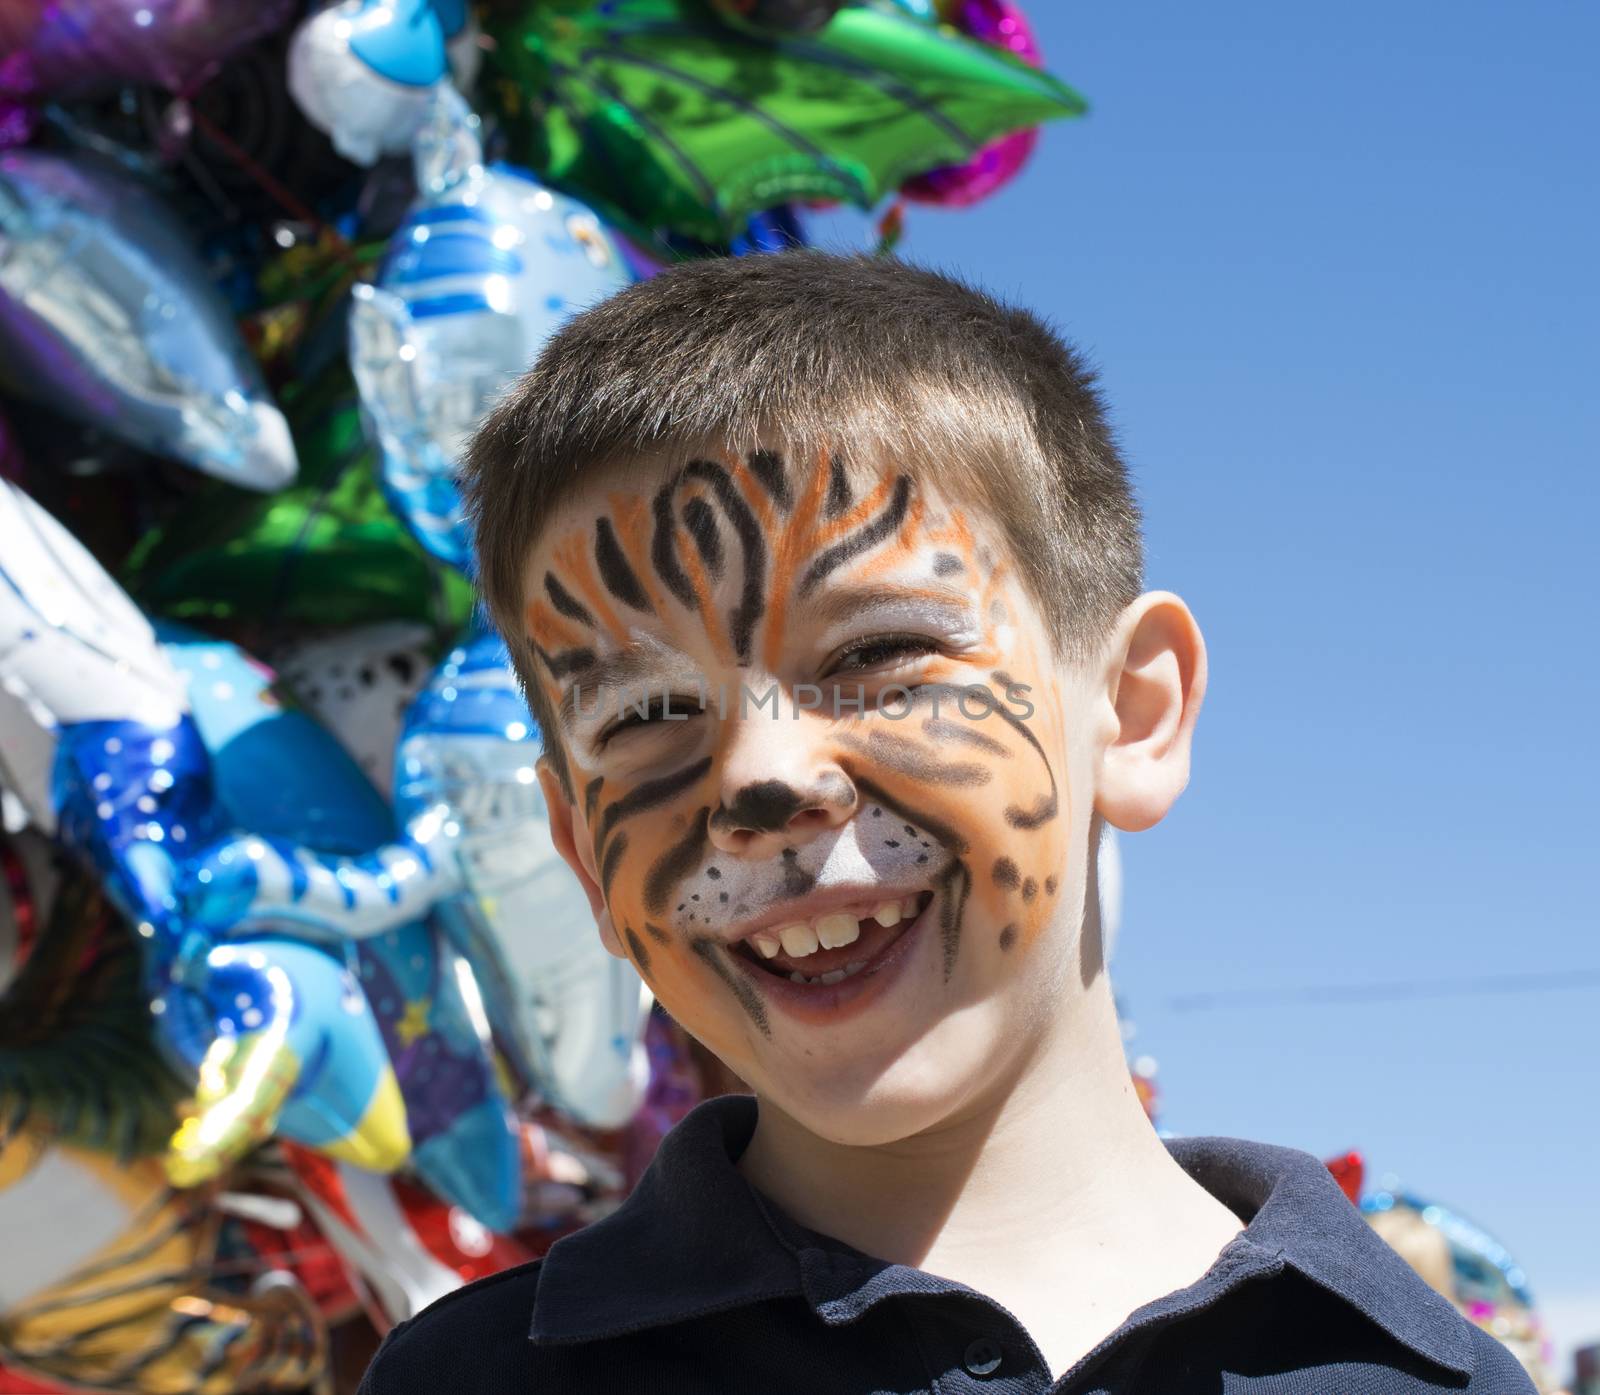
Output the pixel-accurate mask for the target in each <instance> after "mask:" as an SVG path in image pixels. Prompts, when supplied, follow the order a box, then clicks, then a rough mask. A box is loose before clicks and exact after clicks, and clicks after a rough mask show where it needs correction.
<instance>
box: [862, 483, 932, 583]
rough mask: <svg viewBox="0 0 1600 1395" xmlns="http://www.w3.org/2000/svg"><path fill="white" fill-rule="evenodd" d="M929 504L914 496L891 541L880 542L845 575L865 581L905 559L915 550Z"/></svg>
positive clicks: (920, 497)
mask: <svg viewBox="0 0 1600 1395" xmlns="http://www.w3.org/2000/svg"><path fill="white" fill-rule="evenodd" d="M926 510H927V505H926V503H925V502H924V501H923V498H922V496H921V495H920V494H916V495H913V496H912V499H911V507H910V508H908V509H907V510H906V516H905V518H904V519H903V520H902V522H901V524H900V531H899V532H898V533H897V534H896V535H895V537H894V539H893V540H892V541H890V542H886V543H882V544H880V545H879V546H878V547H877V548H876V549H874V551H873V552H872V553H871V554H870V555H868V556H866V557H863V558H862V559H861V561H859V562H857V563H855V564H854V566H853V567H850V568H849V569H848V570H847V571H846V573H845V575H847V576H853V577H855V578H857V579H859V580H862V581H865V580H866V579H868V578H869V577H874V576H878V575H879V574H880V573H882V572H885V571H887V570H888V569H889V568H890V567H892V566H893V565H894V564H895V563H897V562H901V561H904V560H905V556H906V554H907V553H909V552H912V551H914V550H915V546H916V541H917V539H916V532H917V529H918V527H919V526H920V525H921V522H922V516H923V514H924V513H925V512H926Z"/></svg>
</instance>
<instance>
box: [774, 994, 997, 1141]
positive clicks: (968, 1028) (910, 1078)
mask: <svg viewBox="0 0 1600 1395" xmlns="http://www.w3.org/2000/svg"><path fill="white" fill-rule="evenodd" d="M990 1008H992V1009H994V1011H993V1020H988V1019H989V1018H990V1015H991V1014H990V1010H989V1009H990ZM975 1019H984V1020H983V1021H981V1022H980V1021H978V1020H975ZM1015 1045H1016V1043H1015V1041H1014V1039H1013V1034H1011V1033H1008V1032H1007V1031H1006V1029H1005V1023H1004V1014H1003V1013H1001V1012H1000V1011H999V1010H998V1005H994V1004H991V1005H989V1008H976V1009H973V1008H969V1009H967V1010H966V1011H964V1012H963V1013H961V1014H959V1015H958V1016H957V1017H956V1018H954V1019H946V1020H945V1021H943V1022H941V1023H939V1024H937V1025H936V1026H935V1027H934V1028H932V1029H930V1030H929V1031H928V1032H926V1033H924V1034H923V1035H922V1036H920V1037H919V1038H918V1039H916V1040H915V1041H913V1042H910V1043H909V1044H907V1045H906V1046H905V1047H903V1048H902V1049H901V1050H900V1051H899V1052H898V1053H897V1054H896V1055H895V1056H894V1057H893V1058H892V1059H890V1060H883V1059H881V1058H880V1059H879V1060H877V1061H874V1062H860V1063H854V1062H849V1061H845V1062H835V1063H833V1064H832V1065H831V1066H830V1067H827V1068H819V1067H817V1066H813V1065H810V1064H809V1063H808V1064H806V1065H804V1066H799V1067H797V1066H794V1065H793V1064H792V1063H785V1065H784V1067H782V1068H780V1070H779V1071H778V1072H773V1073H767V1074H769V1078H768V1079H767V1080H766V1081H764V1082H762V1083H761V1084H757V1085H756V1087H755V1088H756V1092H757V1094H758V1095H760V1096H761V1097H763V1098H765V1099H768V1100H770V1101H771V1102H772V1103H773V1104H775V1105H776V1106H777V1107H778V1108H779V1109H781V1110H783V1112H784V1113H785V1114H787V1115H789V1117H790V1118H792V1119H794V1120H795V1122H796V1123H798V1124H800V1125H801V1126H802V1127H804V1128H805V1129H806V1130H807V1131H808V1132H810V1133H813V1134H815V1135H816V1136H817V1137H818V1138H822V1139H826V1140H827V1141H828V1142H830V1143H835V1144H839V1145H841V1146H844V1147H852V1148H870V1147H878V1146H882V1145H884V1144H889V1143H894V1142H898V1141H899V1140H901V1139H904V1138H910V1137H912V1136H913V1135H915V1134H920V1133H925V1132H928V1131H930V1130H934V1129H937V1128H939V1127H940V1126H941V1125H943V1124H945V1123H947V1122H949V1121H950V1120H951V1119H952V1118H954V1117H956V1116H958V1115H960V1114H962V1113H964V1112H965V1111H966V1110H967V1109H968V1108H969V1107H970V1106H971V1105H972V1104H973V1102H974V1101H975V1100H977V1099H979V1098H981V1097H982V1096H983V1095H984V1094H985V1093H987V1091H988V1090H989V1089H991V1088H993V1087H994V1086H995V1084H996V1083H997V1082H998V1081H1000V1080H1001V1079H1003V1078H1004V1077H1005V1076H1006V1075H1007V1074H1008V1073H1009V1067H1010V1065H1011V1059H1010V1058H1011V1056H1012V1054H1013V1052H1014V1050H1015Z"/></svg>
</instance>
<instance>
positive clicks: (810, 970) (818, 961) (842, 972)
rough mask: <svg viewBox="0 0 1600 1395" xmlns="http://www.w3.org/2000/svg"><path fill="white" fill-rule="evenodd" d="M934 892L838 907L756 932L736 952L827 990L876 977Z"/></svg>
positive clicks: (773, 972) (783, 976)
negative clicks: (848, 982) (865, 977)
mask: <svg viewBox="0 0 1600 1395" xmlns="http://www.w3.org/2000/svg"><path fill="white" fill-rule="evenodd" d="M932 900H933V893H932V892H931V891H917V892H911V893H909V894H908V895H905V896H899V897H892V898H889V899H883V898H878V899H875V900H870V901H862V902H860V903H854V904H850V905H846V906H839V907H835V908H834V909H832V910H829V911H826V912H824V913H823V914H821V915H817V916H814V917H812V918H811V919H809V920H795V921H792V922H789V923H786V924H777V925H771V926H767V927H765V928H763V929H760V930H755V931H752V932H751V933H750V934H748V935H746V936H745V937H744V938H743V939H741V940H739V941H738V942H737V943H736V944H734V945H733V946H732V950H733V953H734V954H735V955H736V956H737V957H738V958H740V959H742V960H744V961H746V962H747V963H749V964H751V965H754V966H755V967H756V968H757V969H759V970H761V971H762V972H763V973H765V974H767V975H770V976H772V977H774V978H777V979H779V980H784V981H787V982H789V983H793V984H798V985H801V986H803V987H818V988H826V987H831V986H833V985H834V984H838V983H843V982H845V981H846V980H848V979H852V978H855V977H857V976H858V975H861V976H868V977H870V976H871V975H872V974H873V973H874V972H875V971H876V970H877V969H878V968H879V967H880V966H881V965H882V963H883V962H884V960H885V959H886V958H887V957H888V955H889V952H890V950H891V949H892V948H893V947H894V946H895V945H896V944H897V943H899V941H900V940H902V939H903V938H904V937H905V936H906V935H907V934H908V933H909V932H910V930H911V929H912V928H913V927H914V926H915V925H916V924H917V923H918V921H919V920H920V919H921V917H922V914H923V912H924V911H926V910H927V908H928V905H929V903H930V902H931V901H932Z"/></svg>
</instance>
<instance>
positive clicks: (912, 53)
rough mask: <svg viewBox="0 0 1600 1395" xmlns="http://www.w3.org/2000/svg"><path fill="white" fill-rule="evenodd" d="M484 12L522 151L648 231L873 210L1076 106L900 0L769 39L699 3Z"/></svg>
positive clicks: (592, 3)
mask: <svg viewBox="0 0 1600 1395" xmlns="http://www.w3.org/2000/svg"><path fill="white" fill-rule="evenodd" d="M500 14H501V16H502V17H500V18H499V19H498V21H497V19H496V15H495V12H494V11H491V12H490V14H489V16H488V19H487V22H488V24H489V27H490V29H491V32H492V33H493V36H494V38H495V41H496V42H495V47H494V49H493V50H492V51H491V55H490V61H491V62H492V63H493V64H494V65H495V68H496V70H497V73H498V76H499V77H500V78H501V81H500V82H498V83H495V82H492V81H491V82H488V83H486V84H484V88H483V90H484V94H485V97H486V99H487V100H488V101H489V102H491V103H493V102H495V101H498V102H499V103H500V105H501V107H502V115H503V117H504V118H505V121H506V124H507V126H508V127H509V129H510V131H511V134H512V150H511V157H512V158H513V159H514V160H515V161H516V162H517V163H519V164H524V165H528V166H530V167H531V168H533V169H535V170H537V171H538V172H539V173H540V174H541V175H542V176H544V177H545V178H546V179H547V180H549V181H550V182H551V183H554V184H558V185H562V186H564V187H566V188H569V189H571V190H573V191H574V192H576V193H578V194H579V195H580V196H582V197H583V198H584V199H586V200H587V201H589V202H591V203H598V204H599V205H600V206H601V207H602V209H603V211H605V212H607V213H608V214H609V215H611V216H612V217H613V218H615V219H617V220H619V221H622V222H623V223H624V224H625V225H631V228H632V229H633V230H634V231H636V232H638V231H646V232H648V231H653V230H664V231H668V232H672V233H676V234H679V235H682V236H686V237H692V238H697V239H700V240H701V241H704V242H711V243H724V242H727V241H728V240H729V239H731V238H732V237H734V236H736V235H737V234H738V233H739V231H740V230H741V228H742V227H743V225H744V222H745V220H746V219H747V218H748V217H749V216H750V215H751V214H752V213H756V212H759V211H760V210H762V209H765V208H771V207H773V206H774V205H775V204H780V203H784V202H787V201H789V200H791V199H837V200H843V201H845V202H849V203H855V204H859V205H861V206H863V207H867V206H870V205H872V204H874V203H876V202H877V201H878V200H879V199H880V198H881V197H883V196H884V195H885V194H887V193H889V192H890V191H892V190H893V189H895V188H896V187H897V186H898V185H899V184H900V182H901V181H902V180H904V179H907V178H909V177H910V176H912V175H914V174H920V173H922V172H923V171H925V170H928V169H931V168H933V167H935V166H938V165H948V164H956V163H959V162H960V161H963V160H965V159H967V158H968V157H969V156H970V155H972V154H973V152H974V151H976V150H977V149H979V148H980V147H981V146H983V145H984V144H986V143H987V142H988V141H990V140H993V139H994V138H995V137H997V136H1002V135H1005V134H1007V133H1008V132H1011V131H1015V130H1020V129H1022V128H1023V127H1026V126H1031V125H1034V124H1035V123H1037V122H1039V121H1044V120H1048V119H1050V118H1052V117H1060V116H1076V115H1080V114H1081V113H1082V112H1083V111H1084V110H1086V105H1085V103H1084V101H1083V99H1082V98H1081V97H1080V96H1078V94H1077V93H1075V92H1074V91H1073V90H1072V89H1071V88H1069V87H1067V86H1066V85H1065V84H1064V83H1062V82H1060V81H1058V80H1057V79H1056V78H1053V77H1051V76H1050V75H1049V74H1047V73H1042V72H1039V71H1038V70H1036V69H1033V68H1030V67H1028V66H1027V65H1026V64H1024V63H1022V62H1021V61H1020V60H1018V59H1016V58H1013V57H1012V56H1011V55H1009V54H1007V53H1003V52H1001V51H1000V50H998V49H995V48H992V47H989V46H987V45H984V44H980V43H978V42H976V41H974V40H972V39H968V38H965V37H963V36H962V35H960V34H958V33H957V32H956V31H955V30H954V29H952V28H950V27H949V26H947V25H936V24H929V23H927V22H926V21H924V20H920V19H918V18H915V17H914V16H912V15H911V14H909V13H907V11H906V10H904V9H902V8H900V7H899V6H898V5H896V4H894V3H892V0H876V2H875V3H869V4H864V5H859V6H847V7H846V8H844V9H842V10H840V11H839V13H838V14H837V15H835V16H834V17H833V19H832V20H830V21H829V23H828V24H827V26H826V28H824V29H823V30H822V31H821V32H820V33H816V34H809V35H807V34H776V35H761V34H757V33H749V32H744V31H741V30H737V29H733V28H730V27H729V26H727V25H725V24H721V23H719V22H718V21H717V20H716V19H715V17H714V16H712V15H710V14H709V13H708V12H707V11H706V9H705V8H704V6H703V5H702V4H698V3H696V0H540V3H537V4H530V3H526V0H524V3H522V4H520V5H519V6H515V7H513V8H512V11H511V13H510V14H509V15H508V14H507V13H506V12H505V11H501V12H500Z"/></svg>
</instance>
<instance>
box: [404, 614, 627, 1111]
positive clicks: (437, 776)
mask: <svg viewBox="0 0 1600 1395" xmlns="http://www.w3.org/2000/svg"><path fill="white" fill-rule="evenodd" d="M541 746H542V743H541V740H540V736H539V730H538V728H537V727H536V726H535V725H534V722H533V718H532V717H531V716H530V715H529V713H528V708H527V705H526V703H524V702H523V699H522V695H521V693H520V692H519V691H518V689H517V681H516V677H515V675H514V674H513V672H512V670H511V665H510V661H509V660H508V659H507V657H506V653H505V647H504V646H503V645H502V644H501V642H500V640H499V639H498V637H495V636H488V635H480V636H476V637H474V638H471V639H469V640H468V641H466V642H465V643H464V644H463V645H462V646H461V647H460V648H458V649H456V650H454V651H453V652H452V653H450V654H449V655H447V656H446V658H445V659H444V661H443V663H441V664H440V666H439V669H438V671H437V672H436V673H435V674H434V678H433V681H432V682H431V683H430V684H429V685H428V687H427V688H425V689H424V690H423V691H422V692H421V693H420V694H419V695H418V697H417V700H416V702H415V703H414V704H413V705H412V708H411V712H410V714H409V716H408V717H407V719H406V727H405V734H404V736H403V737H402V739H401V742H400V746H399V749H398V751H397V752H396V761H395V805H396V810H397V812H398V813H399V814H400V816H401V818H402V819H404V820H406V821H407V824H408V830H409V831H410V833H411V835H412V837H413V838H416V839H418V840H419V841H422V840H421V839H420V836H419V831H418V830H419V825H420V824H422V823H424V822H430V823H433V824H434V825H436V826H438V827H440V828H441V829H449V830H451V832H450V834H449V836H448V837H441V838H439V839H438V840H436V843H437V845H436V847H435V848H434V851H433V856H434V858H435V859H440V858H443V857H447V856H454V857H455V858H456V859H457V860H458V862H459V866H460V870H461V874H462V877H463V880H464V882H465V885H466V889H467V894H466V896H465V897H464V898H461V899H460V901H459V902H458V904H457V905H456V906H455V907H454V908H453V910H454V912H455V914H454V915H453V916H451V917H450V922H451V923H452V926H453V930H454V933H455V934H456V935H457V943H458V948H460V949H462V951H463V952H464V953H465V954H466V955H467V957H468V959H469V960H470V962H471V963H472V967H473V969H474V972H475V973H476V974H477V977H478V979H479V981H480V982H481V983H483V984H484V986H485V989H486V992H485V1000H486V1006H487V1007H488V1009H489V1011H490V1013H491V1016H492V1018H496V1019H498V1020H496V1028H497V1032H498V1033H499V1034H500V1035H501V1036H502V1037H505V1036H507V1035H509V1036H510V1037H511V1038H512V1041H513V1042H514V1043H515V1045H516V1047H517V1048H518V1051H519V1054H521V1055H522V1056H523V1057H524V1068H525V1069H531V1073H532V1076H533V1081H534V1084H535V1085H536V1086H537V1088H538V1089H539V1091H540V1093H541V1094H542V1095H543V1096H544V1097H545V1099H546V1100H547V1101H548V1102H549V1103H550V1104H552V1105H554V1106H555V1107H556V1108H557V1109H559V1110H561V1111H562V1112H564V1113H566V1114H567V1115H568V1116H570V1117H571V1118H573V1119H574V1120H576V1121H578V1122H580V1123H583V1124H588V1125H592V1126H595V1127H599V1128H614V1127H617V1126H618V1125H621V1124H624V1123H626V1122H627V1121H628V1120H629V1119H630V1118H631V1117H632V1116H633V1114H634V1112H635V1111H636V1110H637V1109H638V1107H639V1104H640V1102H641V1101H642V1099H643V1098H644V1092H645V1089H646V1087H647V1086H648V1084H649V1061H648V1058H647V1055H646V1053H645V1049H644V1043H643V1037H644V1029H645V1025H646V1022H647V1020H648V1018H649V1013H650V1004H651V1001H652V998H651V994H650V990H649V989H648V988H646V987H645V985H644V983H643V981H642V980H641V979H640V977H639V975H638V973H637V972H636V971H635V970H634V967H633V965H632V964H630V963H629V962H628V961H626V960H623V959H617V958H615V957H613V956H612V955H610V954H608V953H607V952H606V950H605V948H604V947H603V946H602V945H601V943H600V936H599V933H598V932H597V931H596V929H595V923H594V913H593V912H592V911H591V910H590V909H589V902H588V898H587V897H586V896H585V895H584V893H583V890H582V888H581V887H580V886H579V885H578V881H577V878H575V877H574V876H573V875H572V873H571V872H570V871H569V870H568V868H567V866H566V865H565V864H564V863H563V862H562V860H561V858H560V856H559V855H558V854H557V852H556V850H555V848H554V846H553V845H552V843H551V841H550V819H549V813H548V811H547V810H546V808H545V802H544V796H543V794H542V793H541V791H540V789H539V784H538V781H537V780H536V779H535V778H534V762H535V761H537V760H538V758H539V752H540V750H541ZM441 814H442V815H443V819H442V821H441ZM440 909H441V913H448V912H449V911H450V910H451V909H452V908H451V907H449V906H443V907H441V908H440Z"/></svg>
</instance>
